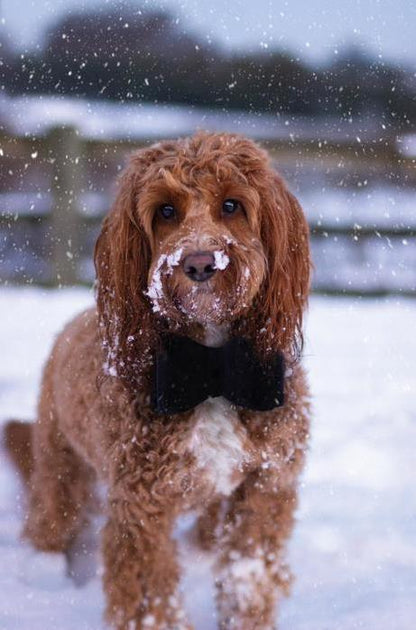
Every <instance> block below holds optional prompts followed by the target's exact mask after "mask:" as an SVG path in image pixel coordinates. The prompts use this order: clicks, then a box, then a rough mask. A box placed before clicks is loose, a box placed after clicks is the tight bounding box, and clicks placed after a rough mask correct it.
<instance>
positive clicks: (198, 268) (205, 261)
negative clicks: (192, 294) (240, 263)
mask: <svg viewBox="0 0 416 630" xmlns="http://www.w3.org/2000/svg"><path fill="white" fill-rule="evenodd" d="M183 270H184V272H185V274H186V275H187V276H188V278H190V279H191V280H193V281H194V282H205V281H206V280H209V279H210V278H211V277H212V276H213V275H214V273H215V272H216V269H215V258H214V254H211V252H196V253H195V254H188V256H186V257H185V259H184V261H183Z"/></svg>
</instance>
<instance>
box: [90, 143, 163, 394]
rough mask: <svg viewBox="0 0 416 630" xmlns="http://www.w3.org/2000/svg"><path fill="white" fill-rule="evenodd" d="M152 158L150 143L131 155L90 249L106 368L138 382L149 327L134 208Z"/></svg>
mask: <svg viewBox="0 0 416 630" xmlns="http://www.w3.org/2000/svg"><path fill="white" fill-rule="evenodd" d="M151 161H152V154H151V150H150V149H147V150H146V149H145V150H142V151H138V152H136V153H135V154H133V155H132V157H131V158H130V162H129V164H128V166H127V168H126V169H125V171H124V172H123V173H122V175H121V177H120V180H119V188H118V194H117V197H116V199H115V202H114V204H113V207H112V209H111V211H110V213H109V214H108V216H107V217H106V219H105V221H104V223H103V226H102V230H101V233H100V235H99V237H98V240H97V243H96V246H95V252H94V262H95V269H96V275H97V283H96V292H97V310H98V319H99V324H100V332H101V336H102V341H103V345H104V350H105V353H106V367H107V371H108V372H109V373H110V374H112V375H117V376H119V377H120V378H121V379H122V380H123V381H124V382H127V383H128V384H131V385H134V382H135V383H137V381H138V380H139V377H140V373H141V371H142V370H141V368H142V367H144V365H143V366H140V365H136V364H135V363H134V361H136V362H137V357H141V360H142V361H143V362H145V360H146V357H147V355H149V349H150V348H149V346H150V344H151V340H150V338H149V336H150V335H151V331H152V330H153V329H154V326H153V324H152V318H153V315H152V311H151V308H150V304H149V300H148V298H147V297H146V296H145V290H146V288H147V274H148V269H149V264H150V258H151V252H150V244H149V240H148V237H147V235H146V233H145V230H144V228H143V226H142V225H141V224H140V222H139V218H138V213H137V196H138V193H139V191H140V187H141V179H142V177H143V176H144V174H145V173H146V170H147V168H148V166H149V164H150V163H151ZM133 363H134V364H133Z"/></svg>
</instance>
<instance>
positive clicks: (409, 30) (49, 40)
mask: <svg viewBox="0 0 416 630" xmlns="http://www.w3.org/2000/svg"><path fill="white" fill-rule="evenodd" d="M0 16H1V25H0V29H1V30H0V44H1V92H0V164H1V166H0V168H1V171H0V172H1V177H0V212H1V220H0V265H1V280H2V282H3V283H35V284H37V283H41V284H45V285H52V286H54V285H72V284H76V283H87V284H88V283H91V281H92V280H93V275H94V272H93V267H92V262H91V254H92V248H93V244H94V241H95V238H96V235H97V232H98V230H99V225H100V221H101V219H102V217H103V215H104V214H105V212H107V210H108V208H109V205H110V204H111V200H112V198H113V194H114V181H115V177H116V175H117V173H118V172H119V171H120V170H121V169H122V167H123V164H124V163H125V158H126V154H128V153H129V152H130V151H132V150H134V148H136V147H139V146H143V145H145V144H148V143H150V142H154V141H156V140H158V139H161V138H167V137H177V136H180V135H187V134H189V133H192V132H193V131H194V130H196V129H200V128H202V129H208V130H228V131H236V132H240V133H243V134H246V135H249V136H251V137H252V138H254V139H255V140H258V141H260V142H261V143H262V145H263V146H265V147H266V148H267V149H268V150H269V151H270V152H271V154H272V156H273V159H274V162H275V164H276V167H277V168H278V169H279V170H280V172H282V174H283V175H284V176H285V178H286V180H287V181H288V183H289V186H290V187H291V188H292V190H293V191H294V192H295V194H296V195H297V196H298V197H299V199H300V201H301V203H302V205H303V207H304V210H305V212H306V215H307V217H308V220H309V223H310V227H311V234H312V247H313V255H314V262H315V268H316V269H315V276H314V285H313V286H314V290H315V291H317V292H321V293H331V294H342V293H348V294H350V293H351V294H355V295H381V294H388V293H403V294H406V295H414V294H415V286H416V247H415V235H416V200H415V194H414V193H415V188H416V168H415V167H416V162H415V158H416V66H415V63H414V61H415V59H416V38H415V37H414V33H415V32H416V30H415V29H416V9H415V4H414V3H413V2H412V0H402V1H401V2H392V1H390V0H380V1H375V0H368V1H367V2H365V3H361V2H353V3H349V4H348V6H347V5H346V4H345V3H344V2H341V1H339V0H335V1H332V2H329V0H323V1H320V0H311V1H310V2H308V3H307V6H305V4H304V3H303V2H302V1H301V0H291V2H290V3H289V2H285V1H280V0H279V1H272V0H257V1H256V2H255V3H247V2H242V1H239V0H232V1H231V2H229V3H227V6H226V7H225V6H224V5H223V3H222V2H221V1H220V0H211V2H209V3H206V4H205V5H201V4H200V3H199V2H197V0H182V1H181V2H175V1H173V0H170V1H169V0H164V1H161V2H157V1H147V2H146V1H143V2H139V1H137V2H136V1H133V0H131V1H130V2H127V1H124V2H119V1H114V2H109V1H100V2H98V1H96V0H54V1H53V2H52V1H47V0H45V1H43V2H34V1H31V0H1V4H0Z"/></svg>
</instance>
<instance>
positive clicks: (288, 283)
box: [95, 133, 310, 381]
mask: <svg viewBox="0 0 416 630" xmlns="http://www.w3.org/2000/svg"><path fill="white" fill-rule="evenodd" d="M95 265H96V270H97V279H98V285H97V286H98V293H97V298H98V299H97V303H98V314H99V318H100V323H101V330H102V331H103V335H104V343H105V345H106V346H107V347H108V352H109V357H110V359H111V361H113V362H114V364H115V363H117V365H118V368H120V365H121V366H125V369H126V372H128V371H129V370H130V371H131V374H130V375H127V376H126V378H128V379H130V380H131V381H132V380H133V379H134V378H136V377H135V375H133V371H134V370H133V367H131V368H130V367H129V366H137V356H138V355H139V354H141V356H145V354H146V353H147V354H148V355H149V356H150V353H151V347H152V346H154V343H155V340H156V338H157V334H158V333H157V330H158V324H159V322H161V321H163V322H164V325H165V327H166V325H167V326H171V327H173V328H174V329H178V327H179V328H182V329H183V330H185V333H186V326H187V325H189V324H191V325H193V324H195V323H197V324H202V325H203V326H210V327H211V326H212V325H213V324H214V325H215V324H224V323H225V324H228V325H229V326H228V328H229V329H230V333H231V334H242V335H244V336H246V337H248V338H251V339H252V341H253V343H254V344H255V345H257V347H258V349H259V352H262V353H265V352H268V351H273V350H276V349H279V350H282V351H286V352H287V354H289V355H290V354H292V355H293V356H296V351H297V348H298V346H299V343H298V342H299V341H300V340H301V323H302V312H303V309H304V307H305V304H306V301H307V295H308V288H309V272H310V259H309V244H308V228H307V224H306V221H305V217H304V215H303V212H302V210H301V208H300V206H299V204H298V203H297V201H296V199H295V198H294V197H293V195H291V194H290V192H289V191H288V190H287V188H286V186H285V184H284V182H283V181H282V179H281V178H280V177H279V176H278V175H277V174H276V172H275V171H274V170H273V168H272V167H271V164H270V161H269V158H268V156H267V154H266V153H265V151H263V150H262V149H260V148H259V147H258V146H257V145H256V144H254V143H253V142H251V141H250V140H248V139H246V138H243V137H241V136H235V135H230V134H205V133H200V134H197V135H195V136H193V137H192V138H186V139H181V140H178V141H176V142H164V143H160V144H156V145H153V146H151V147H149V148H146V149H143V150H141V151H138V152H137V153H135V154H133V156H132V158H131V159H130V162H129V165H128V167H127V169H126V170H125V171H124V173H123V175H122V177H121V180H120V187H119V193H118V196H117V199H116V202H115V204H114V206H113V208H112V211H111V212H110V214H109V215H108V217H107V218H106V220H105V222H104V226H103V229H102V232H101V234H100V237H99V239H98V241H97V245H96V250H95ZM152 340H153V341H152ZM139 346H140V347H139ZM149 348H150V349H149ZM134 369H136V367H135V368H134Z"/></svg>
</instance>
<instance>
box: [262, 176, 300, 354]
mask: <svg viewBox="0 0 416 630" xmlns="http://www.w3.org/2000/svg"><path fill="white" fill-rule="evenodd" d="M261 199H262V207H261V211H260V219H261V225H260V230H261V239H262V242H263V246H264V249H265V253H266V257H267V264H268V272H267V275H266V279H265V281H264V283H263V286H262V288H261V290H260V295H259V299H258V301H257V303H256V304H255V309H256V310H257V314H256V317H257V318H260V319H259V320H258V322H257V327H258V328H257V330H258V332H260V331H261V334H260V335H258V337H257V339H258V344H259V345H260V350H261V352H262V353H264V352H266V353H268V352H270V351H276V350H281V351H283V352H285V354H286V355H287V356H288V357H290V358H291V359H296V358H297V357H298V355H299V353H300V350H301V348H302V344H303V336H302V316H303V312H304V309H305V307H306V304H307V300H308V293H309V283H310V272H311V260H310V251H309V228H308V224H307V222H306V218H305V215H304V213H303V211H302V208H301V207H300V205H299V203H298V201H297V199H296V198H295V197H294V195H292V193H291V192H290V191H289V190H288V189H287V187H286V185H285V183H284V182H283V180H282V179H281V178H280V177H279V176H278V175H277V174H276V173H275V172H272V171H270V178H269V181H268V183H267V185H266V186H265V187H264V188H263V191H262V192H261Z"/></svg>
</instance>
